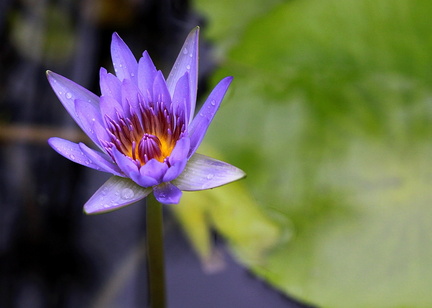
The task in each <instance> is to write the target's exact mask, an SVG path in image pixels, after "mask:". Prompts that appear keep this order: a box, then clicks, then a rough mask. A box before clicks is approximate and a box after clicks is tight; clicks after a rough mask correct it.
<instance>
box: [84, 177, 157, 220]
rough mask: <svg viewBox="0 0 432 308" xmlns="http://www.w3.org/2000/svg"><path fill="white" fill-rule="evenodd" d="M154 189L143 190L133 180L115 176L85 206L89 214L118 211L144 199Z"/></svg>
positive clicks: (85, 210)
mask: <svg viewBox="0 0 432 308" xmlns="http://www.w3.org/2000/svg"><path fill="white" fill-rule="evenodd" d="M151 191H152V188H143V187H141V186H138V185H137V184H135V183H134V182H133V181H132V180H130V179H127V178H121V177H118V176H113V177H111V178H110V179H108V181H106V182H105V183H104V184H103V185H102V186H101V187H100V188H99V189H98V190H97V191H96V193H95V194H94V195H93V196H92V197H91V198H90V200H88V201H87V203H86V204H85V205H84V212H86V213H87V214H98V213H105V212H110V211H113V210H116V209H118V208H121V207H124V206H126V205H130V204H132V203H135V202H137V201H139V200H141V199H144V198H145V197H147V196H148V194H150V193H151Z"/></svg>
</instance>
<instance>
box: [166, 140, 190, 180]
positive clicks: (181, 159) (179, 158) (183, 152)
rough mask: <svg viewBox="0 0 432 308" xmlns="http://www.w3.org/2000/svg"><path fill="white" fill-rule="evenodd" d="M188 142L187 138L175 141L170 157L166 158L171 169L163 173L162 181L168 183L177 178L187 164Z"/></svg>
mask: <svg viewBox="0 0 432 308" xmlns="http://www.w3.org/2000/svg"><path fill="white" fill-rule="evenodd" d="M189 148H190V140H189V137H183V138H182V139H180V140H179V141H177V143H176V145H175V147H174V149H173V151H172V152H171V155H170V156H169V157H168V162H169V164H170V165H171V167H170V168H169V169H168V170H167V172H166V173H165V175H164V177H163V179H162V181H163V182H170V181H172V180H174V179H175V178H176V177H178V176H179V174H180V173H182V171H183V170H184V168H185V166H186V163H187V155H188V153H189Z"/></svg>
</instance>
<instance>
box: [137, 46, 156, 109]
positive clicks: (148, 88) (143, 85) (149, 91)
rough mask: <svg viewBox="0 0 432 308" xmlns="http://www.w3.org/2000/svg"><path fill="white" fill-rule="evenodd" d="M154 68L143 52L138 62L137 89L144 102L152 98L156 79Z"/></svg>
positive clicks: (148, 57) (145, 52)
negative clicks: (144, 99)
mask: <svg viewBox="0 0 432 308" xmlns="http://www.w3.org/2000/svg"><path fill="white" fill-rule="evenodd" d="M156 73H157V70H156V67H155V65H154V64H153V61H152V59H151V58H150V56H149V54H148V52H147V51H144V53H143V56H142V58H141V59H140V60H139V62H138V87H139V89H140V90H141V93H142V94H143V96H144V97H145V98H146V100H147V101H148V100H151V98H152V97H153V82H154V79H155V77H156Z"/></svg>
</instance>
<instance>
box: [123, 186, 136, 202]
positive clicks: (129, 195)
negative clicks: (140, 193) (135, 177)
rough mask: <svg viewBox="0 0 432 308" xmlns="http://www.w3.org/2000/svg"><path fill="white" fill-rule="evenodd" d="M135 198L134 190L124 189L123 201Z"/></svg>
mask: <svg viewBox="0 0 432 308" xmlns="http://www.w3.org/2000/svg"><path fill="white" fill-rule="evenodd" d="M134 196H135V193H134V191H133V190H132V189H130V188H124V189H123V190H122V191H121V197H122V198H123V199H125V200H129V199H132V198H133V197H134Z"/></svg>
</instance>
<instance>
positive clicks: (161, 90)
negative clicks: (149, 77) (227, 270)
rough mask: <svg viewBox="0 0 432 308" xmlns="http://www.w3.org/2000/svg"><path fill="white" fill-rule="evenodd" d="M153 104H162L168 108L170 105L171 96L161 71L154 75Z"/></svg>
mask: <svg viewBox="0 0 432 308" xmlns="http://www.w3.org/2000/svg"><path fill="white" fill-rule="evenodd" d="M153 102H154V103H156V102H163V103H164V104H165V106H166V107H167V108H168V107H169V106H170V105H171V95H170V93H169V92H168V88H167V85H166V82H165V78H164V77H163V75H162V72H161V71H158V72H157V73H156V77H155V79H154V83H153Z"/></svg>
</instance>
